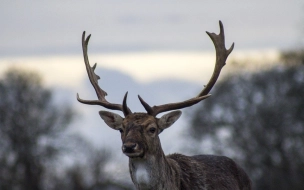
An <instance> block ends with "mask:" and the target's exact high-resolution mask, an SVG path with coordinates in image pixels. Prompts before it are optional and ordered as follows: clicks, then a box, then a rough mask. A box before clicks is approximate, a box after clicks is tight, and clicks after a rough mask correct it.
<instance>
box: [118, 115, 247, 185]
mask: <svg viewBox="0 0 304 190" xmlns="http://www.w3.org/2000/svg"><path fill="white" fill-rule="evenodd" d="M161 119H162V118H160V119H157V118H155V117H153V116H150V115H148V114H145V113H135V114H131V115H128V116H127V117H126V118H125V119H124V120H123V123H122V126H121V127H122V129H123V132H122V134H121V138H122V142H123V146H124V144H128V143H129V144H132V143H135V144H137V147H136V149H134V151H133V152H134V153H136V152H140V155H139V156H138V155H136V156H133V152H132V151H131V152H128V153H130V154H128V153H126V152H125V154H126V155H127V156H129V169H130V175H131V178H132V181H133V183H134V185H135V187H136V189H139V190H144V189H147V190H148V189H151V190H152V189H153V190H168V189H170V190H182V189H183V190H188V189H189V190H215V189H216V190H251V182H250V179H249V177H248V176H247V174H246V173H245V172H244V170H243V169H242V168H240V167H239V166H238V165H237V164H236V163H235V162H234V161H233V160H231V159H230V158H227V157H224V156H213V155H197V156H185V155H181V154H171V155H168V156H165V154H164V153H163V150H162V148H161V143H160V139H159V136H158V134H159V133H160V132H161V131H162V130H163V129H162V126H159V125H158V123H160V122H159V120H161ZM150 128H155V129H156V131H155V132H154V133H151V132H150V131H149V129H150Z"/></svg>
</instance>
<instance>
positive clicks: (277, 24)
mask: <svg viewBox="0 0 304 190" xmlns="http://www.w3.org/2000/svg"><path fill="white" fill-rule="evenodd" d="M303 12H304V3H303V2H302V1H300V0H298V1H296V0H291V1H286V0H267V1H173V0H171V1H161V0H154V1H143V0H130V1H123V0H95V1H59V0H52V1H2V2H1V6H0V23H1V30H0V42H1V43H0V55H1V56H2V57H3V56H16V55H22V56H24V55H25V56H27V55H31V56H33V55H57V54H60V55H65V54H79V53H80V52H81V51H80V50H81V49H80V48H81V46H80V37H81V34H82V31H84V30H86V31H87V33H91V34H92V36H93V37H92V41H91V45H90V49H91V50H92V52H95V53H105V52H130V51H145V50H153V51H175V50H179V51H202V50H213V45H212V44H211V43H210V41H209V38H208V36H207V35H206V34H205V31H211V32H213V31H214V32H217V31H218V20H222V21H223V23H224V26H225V29H226V38H227V43H231V42H233V41H234V42H235V43H236V49H238V50H240V49H261V48H262V49H265V48H266V49H269V48H279V49H286V48H290V47H294V46H295V44H299V43H300V42H299V37H302V39H303V36H304V35H302V34H301V30H302V29H303V24H302V23H304V13H303ZM302 31H303V30H302ZM302 33H303V32H302Z"/></svg>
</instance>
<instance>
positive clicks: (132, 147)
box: [122, 142, 137, 153]
mask: <svg viewBox="0 0 304 190" xmlns="http://www.w3.org/2000/svg"><path fill="white" fill-rule="evenodd" d="M136 147H137V144H136V143H132V142H127V143H124V144H123V145H122V151H123V152H126V153H132V152H133V151H134V150H135V148H136Z"/></svg>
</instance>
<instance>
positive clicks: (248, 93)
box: [191, 50, 304, 190]
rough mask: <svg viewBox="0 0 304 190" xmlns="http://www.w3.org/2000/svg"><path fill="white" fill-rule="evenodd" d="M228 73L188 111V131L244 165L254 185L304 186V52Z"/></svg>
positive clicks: (266, 189)
mask: <svg viewBox="0 0 304 190" xmlns="http://www.w3.org/2000/svg"><path fill="white" fill-rule="evenodd" d="M280 62H281V63H279V64H277V65H276V66H274V67H272V68H268V69H266V70H264V71H260V72H254V73H249V72H244V73H239V74H236V75H233V76H232V75H231V76H229V77H227V78H225V79H224V80H222V82H220V83H218V84H217V85H216V86H215V88H214V90H213V91H212V94H213V95H212V97H210V98H208V99H207V100H205V101H204V102H203V103H202V104H200V106H199V108H198V109H197V110H195V111H194V112H192V114H193V117H192V122H191V130H192V131H191V134H192V135H193V136H194V137H195V139H196V140H197V141H200V142H201V143H203V144H204V143H208V145H210V144H211V146H212V150H213V151H214V153H216V154H222V155H227V156H230V157H233V158H234V159H235V160H236V161H237V162H238V163H240V165H241V166H243V167H244V168H246V171H247V172H248V174H249V176H250V177H251V179H252V180H253V184H254V189H256V190H285V189H293V190H300V189H303V186H304V51H302V50H296V51H287V52H283V53H282V54H281V60H280Z"/></svg>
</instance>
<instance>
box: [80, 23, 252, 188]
mask: <svg viewBox="0 0 304 190" xmlns="http://www.w3.org/2000/svg"><path fill="white" fill-rule="evenodd" d="M219 25H220V33H219V34H218V35H217V34H215V33H209V32H207V34H208V35H209V37H210V38H211V40H212V41H213V43H214V46H215V50H216V63H215V69H214V72H213V75H212V76H211V78H210V80H209V82H208V83H207V85H206V86H205V87H204V89H203V90H202V91H201V92H200V93H199V94H198V95H197V96H196V97H194V98H191V99H188V100H186V101H182V102H177V103H170V104H164V105H158V106H153V107H151V106H150V105H149V104H148V103H146V102H145V101H144V100H143V99H142V98H141V97H140V96H138V98H139V100H140V102H141V104H142V105H143V107H144V108H145V110H146V111H147V113H133V112H131V110H130V109H129V107H128V106H127V94H128V93H126V94H125V96H124V99H123V103H122V104H114V103H110V102H108V101H107V100H106V98H105V96H106V95H107V93H106V92H105V91H104V90H102V89H101V88H100V87H99V85H98V79H99V76H98V75H96V74H95V72H94V70H95V68H96V63H95V65H94V66H93V67H91V66H90V64H89V59H88V49H87V48H88V43H89V39H90V35H89V36H88V37H87V38H85V32H83V35H82V48H83V56H84V62H85V66H86V70H87V73H88V76H89V79H90V82H91V83H92V85H93V87H94V89H95V91H96V94H97V97H98V100H83V99H80V98H79V95H78V94H77V100H78V101H79V102H81V103H84V104H89V105H100V106H102V107H105V108H107V109H110V110H119V111H122V112H123V114H124V118H123V117H121V116H120V115H118V114H115V113H112V112H108V111H100V112H99V115H100V116H101V118H102V119H103V120H104V122H105V123H106V124H107V125H108V126H109V127H111V128H112V129H115V130H118V131H120V133H121V140H122V152H123V153H124V154H125V155H126V156H128V157H129V171H130V175H131V178H132V181H133V183H134V185H135V187H136V189H140V190H143V189H150V190H152V189H153V190H181V189H182V190H198V189H201V190H215V189H217V190H250V189H251V181H250V179H249V177H248V176H247V174H246V173H245V172H244V170H243V169H242V168H241V167H240V166H238V165H237V164H236V163H235V162H234V161H233V160H231V159H230V158H227V157H225V156H214V155H196V156H185V155H182V154H170V155H168V156H165V154H164V152H163V150H162V147H161V143H160V139H159V134H160V133H161V132H162V131H163V130H164V129H167V128H168V127H170V126H171V125H172V124H173V123H174V122H175V121H176V120H177V119H178V118H179V117H180V115H181V111H179V110H177V109H182V108H185V107H189V106H192V105H194V104H197V103H198V102H200V101H201V100H204V99H206V98H208V97H209V96H210V94H208V93H209V92H210V90H211V89H212V87H213V86H214V84H215V83H216V81H217V78H218V77H219V74H220V71H221V69H222V67H223V66H224V65H225V64H226V59H227V57H228V55H229V54H230V53H231V52H232V50H233V47H234V43H233V44H232V46H231V47H230V48H229V49H228V50H227V49H226V47H225V36H224V27H223V24H222V22H221V21H219ZM170 110H175V111H172V112H169V113H167V114H165V115H163V116H162V117H160V118H157V117H156V116H157V114H159V113H162V112H167V111H170Z"/></svg>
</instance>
